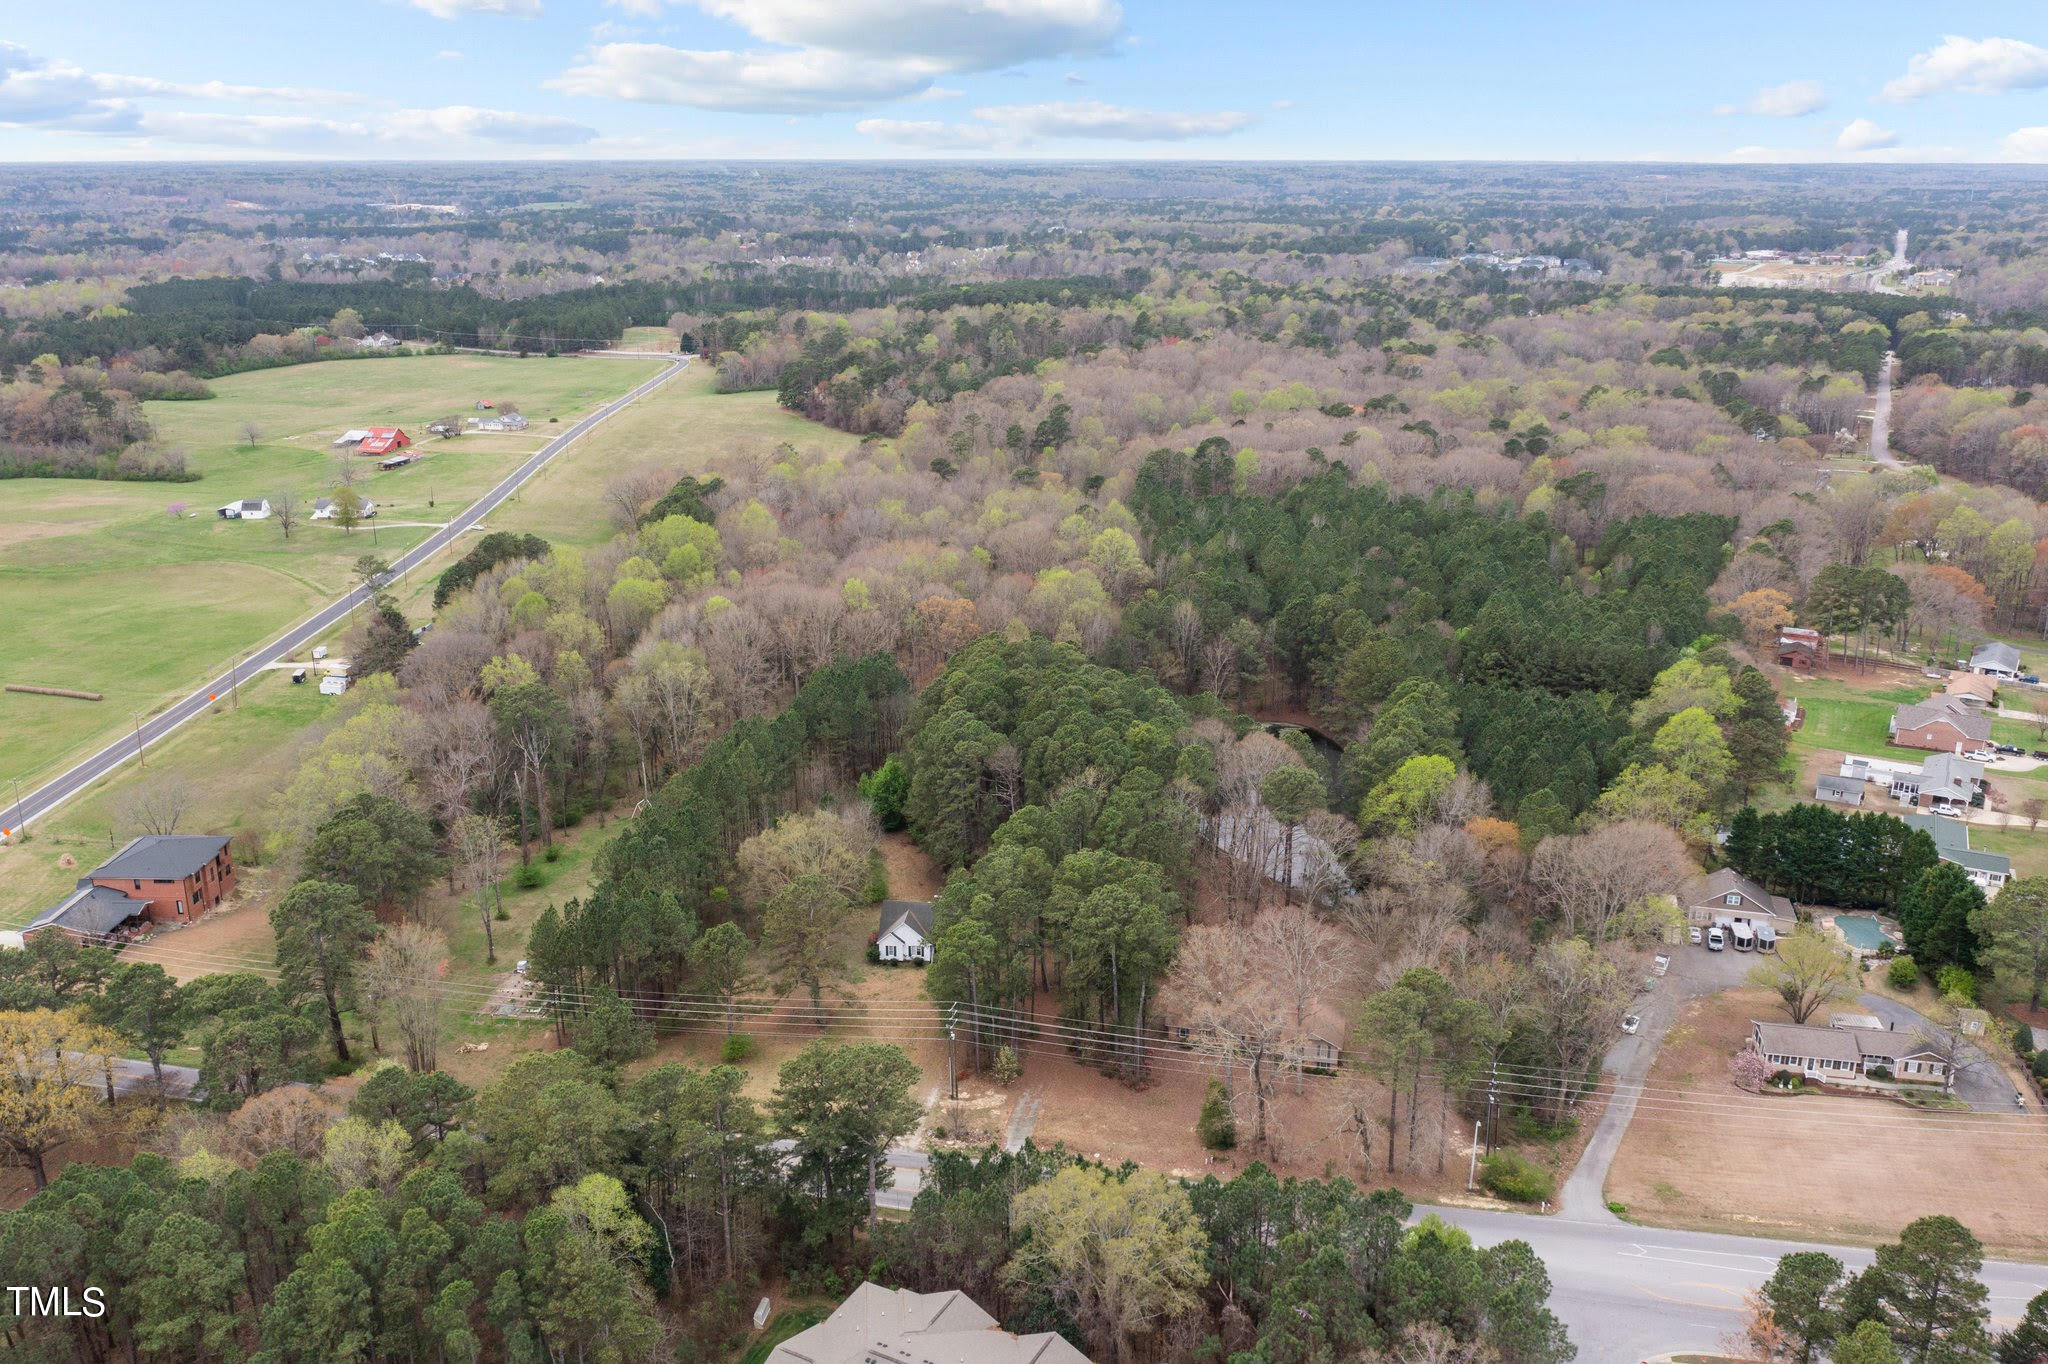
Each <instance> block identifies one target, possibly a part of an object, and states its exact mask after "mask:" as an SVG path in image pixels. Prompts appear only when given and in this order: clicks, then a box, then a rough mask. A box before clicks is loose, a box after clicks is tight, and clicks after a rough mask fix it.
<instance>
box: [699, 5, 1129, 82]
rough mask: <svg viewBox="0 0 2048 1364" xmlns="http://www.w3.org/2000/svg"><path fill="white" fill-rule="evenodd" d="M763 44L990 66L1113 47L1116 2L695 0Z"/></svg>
mask: <svg viewBox="0 0 2048 1364" xmlns="http://www.w3.org/2000/svg"><path fill="white" fill-rule="evenodd" d="M694 3H695V4H696V6H697V8H699V9H701V10H703V11H704V12H705V13H707V14H712V15H715V16H717V17H718V18H720V19H727V20H730V21H731V22H733V23H735V24H738V25H739V26H740V27H741V28H744V29H745V30H746V31H747V32H749V33H751V34H753V35H754V36H755V37H756V38H759V39H760V40H761V41H763V42H768V43H781V44H783V45H785V46H788V47H815V48H824V49H826V50H828V51H832V52H848V53H855V54H859V55H862V56H868V57H883V58H892V57H895V56H897V55H899V54H903V53H910V54H914V55H916V56H918V57H923V58H929V59H932V60H936V61H940V62H943V63H945V64H946V65H947V66H948V67H949V68H950V69H952V70H958V71H991V70H994V69H995V68H997V67H1002V66H1013V65H1015V64H1016V63H1018V62H1028V61H1037V60H1040V59H1043V58H1049V57H1091V56H1096V55H1099V54H1100V53H1103V52H1106V51H1108V50H1109V46H1110V44H1111V43H1112V42H1113V41H1115V39H1116V36H1117V34H1118V32H1119V31H1120V30H1121V29H1122V28H1123V9H1122V7H1121V6H1120V5H1119V4H1118V3H1117V0H694Z"/></svg>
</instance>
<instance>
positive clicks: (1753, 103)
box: [1714, 81, 1828, 118]
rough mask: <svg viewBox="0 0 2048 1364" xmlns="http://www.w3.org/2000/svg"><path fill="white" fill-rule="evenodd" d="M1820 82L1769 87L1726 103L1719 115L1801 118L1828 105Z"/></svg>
mask: <svg viewBox="0 0 2048 1364" xmlns="http://www.w3.org/2000/svg"><path fill="white" fill-rule="evenodd" d="M1827 102H1828V99H1827V95H1826V94H1825V93H1824V92H1823V91H1822V90H1821V88H1820V82H1819V81H1787V82H1786V83H1785V84H1783V85H1771V86H1766V87H1764V88H1763V89H1761V90H1759V91H1757V92H1756V93H1755V94H1754V95H1751V96H1750V97H1749V99H1748V100H1747V101H1746V102H1744V103H1742V104H1723V105H1720V106H1718V107H1716V108H1715V110H1714V112H1715V113H1717V114H1758V115H1761V116H1762V117H1765V118H1799V117H1801V116H1802V115H1805V114H1810V113H1813V112H1814V111H1815V110H1818V109H1821V108H1823V107H1825V106H1826V104H1827Z"/></svg>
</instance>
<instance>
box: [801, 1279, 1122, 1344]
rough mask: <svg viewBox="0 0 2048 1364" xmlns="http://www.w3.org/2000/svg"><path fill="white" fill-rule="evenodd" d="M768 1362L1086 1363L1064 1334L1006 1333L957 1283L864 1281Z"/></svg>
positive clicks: (1045, 1332)
mask: <svg viewBox="0 0 2048 1364" xmlns="http://www.w3.org/2000/svg"><path fill="white" fill-rule="evenodd" d="M767 1364H1090V1361H1089V1359H1088V1356H1086V1355H1084V1354H1082V1353H1081V1352H1080V1351H1079V1350H1077V1349H1075V1348H1074V1347H1073V1346H1072V1345H1070V1344H1068V1343H1067V1341H1066V1339H1065V1338H1064V1337H1062V1336H1058V1335H1055V1334H1053V1333H1052V1332H1050V1331H1040V1332H1037V1333H1035V1334H1032V1335H1028V1336H1016V1335H1011V1334H1010V1333H1009V1332H1008V1331H1005V1330H1003V1329H1002V1327H1001V1326H999V1325H998V1324H997V1322H996V1319H995V1318H994V1317H992V1316H990V1315H989V1314H988V1313H986V1312H984V1311H982V1310H981V1308H980V1307H979V1306H978V1305H976V1303H975V1302H974V1300H973V1299H972V1298H969V1297H968V1296H967V1295H966V1294H965V1293H962V1292H960V1291H959V1290H957V1289H955V1290H952V1291H949V1292H945V1293H913V1292H911V1291H910V1290H909V1289H907V1288H884V1287H882V1285H880V1284H878V1283H863V1284H861V1285H860V1286H859V1287H858V1288H856V1289H854V1290H853V1292H852V1293H850V1294H849V1295H847V1299H846V1301H845V1302H842V1303H840V1304H839V1306H838V1307H837V1308H835V1309H834V1310H833V1313H832V1315H831V1316H829V1317H827V1318H825V1320H823V1321H821V1322H819V1323H818V1324H817V1325H816V1326H813V1327H811V1328H810V1329H809V1330H808V1331H799V1332H798V1333H797V1334H795V1335H793V1336H791V1337H790V1338H789V1339H788V1340H785V1341H783V1342H782V1344H780V1345H778V1346H776V1347H775V1352H774V1353H773V1354H771V1355H769V1356H768V1360H767Z"/></svg>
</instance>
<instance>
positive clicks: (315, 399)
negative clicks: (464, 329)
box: [0, 355, 655, 783]
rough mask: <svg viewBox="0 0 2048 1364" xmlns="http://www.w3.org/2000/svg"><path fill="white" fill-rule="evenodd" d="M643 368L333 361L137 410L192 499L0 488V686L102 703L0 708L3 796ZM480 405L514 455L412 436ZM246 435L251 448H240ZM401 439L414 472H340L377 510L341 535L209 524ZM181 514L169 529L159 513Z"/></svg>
mask: <svg viewBox="0 0 2048 1364" xmlns="http://www.w3.org/2000/svg"><path fill="white" fill-rule="evenodd" d="M654 367H655V366H654V362H652V361H635V360H607V359H596V358H589V357H576V356H568V357H560V358H556V359H545V358H540V357H535V358H530V359H525V360H521V359H516V358H513V357H500V356H468V355H463V356H413V357H405V358H396V359H388V360H370V361H337V362H329V363H323V364H315V365H302V366H296V367H292V368H286V369H276V370H265V371H262V372H260V373H255V374H241V375H234V376H232V377H230V378H226V379H220V380H215V381H213V384H212V388H213V390H214V393H215V395H216V396H215V397H214V398H212V399H210V400H205V401H201V402H159V403H151V404H149V405H148V407H147V408H146V411H147V413H148V415H149V417H150V419H151V420H152V421H153V422H154V423H155V424H156V426H157V428H158V431H159V433H160V434H161V436H162V438H163V439H164V440H165V441H166V442H167V443H169V444H171V445H175V446H178V447H181V448H182V449H183V450H184V451H185V453H186V459H187V467H189V468H190V469H191V470H193V471H194V472H196V473H198V474H200V475H201V477H200V478H199V479H198V480H196V481H194V482H190V483H103V482H94V481H87V480H77V479H18V480H10V481H8V482H7V483H5V484H4V485H0V620H5V621H6V622H7V623H8V628H7V629H5V630H0V681H5V682H24V683H29V684H32V685H41V686H57V687H70V688H77V689H81V690H86V691H97V692H101V693H103V694H104V695H105V696H106V698H107V699H106V700H105V701H102V702H97V703H93V702H82V701H69V700H56V699H53V698H48V697H34V696H25V695H21V694H19V693H10V692H0V781H7V780H10V779H12V778H15V777H19V778H20V779H22V780H23V781H24V782H25V783H26V782H30V781H34V780H39V779H41V778H44V777H47V776H49V775H51V774H52V773H53V772H54V771H55V770H58V769H59V768H60V767H61V766H62V765H63V764H64V762H65V761H66V760H74V761H75V760H76V759H77V758H79V757H82V756H83V755H84V754H86V753H88V752H90V751H91V750H92V749H93V748H94V747H95V746H96V745H97V744H99V743H104V742H105V741H106V740H107V739H108V738H110V737H111V736H112V735H113V734H114V733H115V732H116V731H118V730H120V729H122V728H124V727H127V726H129V725H132V724H133V723H134V721H135V719H136V717H137V716H138V715H141V714H147V713H149V712H150V711H153V710H155V709H157V708H158V707H160V706H161V705H163V704H165V703H166V702H168V701H169V700H171V699H173V698H175V697H176V696H178V695H180V694H182V693H183V692H185V691H186V690H187V689H189V688H190V687H192V686H194V685H196V684H197V683H199V682H200V681H202V680H204V679H205V678H206V677H207V676H209V675H211V674H212V673H213V672H214V671H215V670H217V669H219V668H223V667H225V666H226V665H227V663H228V662H229V661H230V660H231V659H232V658H233V657H235V656H236V655H237V654H238V653H240V652H242V651H245V650H247V649H250V648H252V647H254V646H255V645H257V644H260V643H261V642H262V641H263V640H265V639H267V638H268V637H270V636H271V635H273V634H275V633H276V632H277V631H279V630H281V629H283V628H284V627H286V626H287V625H289V624H290V623H291V622H293V621H294V620H297V619H299V618H301V617H302V616H304V615H305V614H307V613H308V612H309V611H311V610H312V609H314V608H315V607H316V606H317V605H318V604H319V603H321V602H323V601H326V600H328V599H330V598H332V597H334V596H336V595H338V594H339V593H340V592H341V591H342V590H343V589H344V588H345V587H346V586H347V585H348V582H349V577H350V569H351V566H352V565H353V563H354V561H355V559H356V557H357V556H358V555H360V554H365V553H374V554H377V555H380V556H382V557H385V558H392V557H395V556H397V555H398V554H401V553H403V552H404V551H405V550H406V549H409V548H410V547H412V546H413V545H415V544H417V543H418V542H419V541H420V540H421V539H423V538H424V537H425V536H426V535H428V534H429V533H430V530H429V528H428V525H426V524H418V525H411V526H406V525H400V524H395V523H400V522H419V523H439V522H445V521H446V520H448V519H449V517H451V516H452V515H454V514H455V513H456V512H457V511H459V510H460V509H461V508H462V507H463V506H466V505H467V504H468V503H469V502H470V501H472V500H473V499H474V498H475V497H476V496H477V495H478V494H480V493H482V492H483V491H485V490H486V489H488V488H489V487H490V486H491V485H492V484H494V483H496V482H497V481H498V480H499V479H501V478H502V477H503V476H504V475H505V474H506V473H507V472H509V471H510V470H511V469H512V468H514V467H516V465H517V464H518V463H519V462H520V461H521V460H523V459H524V458H525V457H526V456H527V455H529V454H531V453H532V452H533V451H535V450H537V449H539V448H540V446H541V445H542V444H543V443H544V442H545V441H546V440H547V439H548V438H549V437H550V436H551V435H552V434H553V433H554V432H556V431H558V430H559V429H560V422H551V421H550V418H559V419H561V420H563V421H566V420H568V419H569V418H572V417H574V416H576V415H578V414H580V413H583V412H586V411H588V410H590V409H591V408H592V407H595V406H597V405H599V404H600V403H602V402H604V401H605V400H607V399H609V398H612V397H615V396H617V395H618V394H620V393H623V392H625V391H626V390H627V389H629V388H631V387H632V386H633V385H634V384H636V383H638V382H640V380H642V379H644V378H646V377H647V376H648V375H650V374H652V373H653V372H654ZM478 399H488V400H492V401H502V400H506V399H510V400H512V401H514V402H517V403H518V404H519V406H520V409H521V410H522V411H523V412H524V413H525V414H526V416H527V418H528V420H529V421H530V422H531V423H532V429H531V430H530V431H529V432H528V433H526V434H524V435H517V436H515V435H499V436H464V437H460V438H457V439H455V440H452V441H439V440H434V439H431V438H428V437H427V436H426V429H425V428H426V423H427V422H429V421H431V420H433V419H434V418H435V417H438V416H444V415H449V414H453V413H456V412H461V411H465V410H467V411H473V410H474V406H473V405H474V403H475V402H476V401H477V400H478ZM250 422H254V423H255V424H256V426H257V427H258V428H260V431H261V436H260V438H259V440H258V442H257V443H256V444H255V445H254V446H253V447H251V446H248V445H246V444H245V443H244V437H243V431H242V428H243V426H244V425H245V424H246V423H250ZM371 425H398V426H402V427H404V428H405V429H406V430H407V432H408V433H409V434H411V435H413V436H414V437H415V438H416V439H418V440H419V442H420V443H419V445H418V446H417V447H416V449H417V450H418V452H419V454H420V456H421V458H420V461H419V462H418V463H417V464H414V465H411V466H409V467H407V468H404V469H399V470H393V471H390V472H383V471H379V470H377V469H376V467H375V463H376V462H375V461H374V460H372V459H369V458H366V457H356V465H357V468H358V473H359V479H360V481H359V482H358V484H357V486H358V487H359V488H360V489H361V490H362V491H363V493H364V494H365V495H366V496H368V497H370V498H371V499H373V500H374V501H375V502H376V503H377V504H378V514H377V517H376V520H375V521H373V522H371V523H369V524H368V525H367V526H366V527H365V528H364V529H361V530H358V531H357V532H355V533H353V534H348V533H344V532H343V531H341V530H340V529H339V528H337V527H334V526H332V525H331V524H314V523H310V522H309V523H306V524H305V525H303V526H302V527H301V528H300V529H299V530H298V531H296V532H295V533H294V534H293V536H292V538H291V539H290V540H289V541H287V540H286V539H285V538H284V535H283V532H282V530H281V529H280V527H279V526H278V524H277V522H276V521H274V520H272V521H251V522H233V521H222V520H220V519H219V518H218V517H216V516H215V515H214V509H215V508H216V507H218V506H220V505H221V504H223V503H226V502H229V501H233V500H236V499H239V498H244V497H248V498H257V497H263V498H269V497H273V496H274V495H275V494H276V493H277V492H278V491H279V490H281V489H288V490H290V491H291V492H293V493H294V494H296V495H297V496H298V497H299V498H300V500H301V501H302V502H303V503H305V504H307V506H308V507H309V508H310V504H311V501H312V499H313V498H314V497H316V496H321V495H324V494H325V493H327V492H328V491H329V490H330V489H331V488H332V486H333V484H334V482H335V478H336V458H337V456H336V452H335V450H334V448H333V446H332V445H331V442H332V440H333V438H334V437H335V436H337V435H339V434H340V433H341V432H342V431H343V430H346V429H347V428H349V427H351V426H371ZM176 503H183V504H184V511H183V514H182V515H172V514H171V512H170V511H169V508H170V507H171V506H172V504H176Z"/></svg>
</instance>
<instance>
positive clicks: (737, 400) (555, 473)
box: [493, 361, 860, 546]
mask: <svg viewBox="0 0 2048 1364" xmlns="http://www.w3.org/2000/svg"><path fill="white" fill-rule="evenodd" d="M592 363H613V364H624V363H626V362H625V361H610V362H596V361H593V362H592ZM712 378H713V375H712V372H711V367H710V366H709V365H705V364H703V363H701V362H699V363H693V364H692V365H691V366H690V367H689V368H688V369H686V370H684V371H683V372H682V373H681V374H679V375H677V376H676V377H675V378H674V379H671V380H670V381H669V382H668V383H666V384H664V385H662V386H661V388H660V389H659V390H658V391H656V392H655V393H652V394H650V395H649V396H648V397H646V398H644V399H642V400H641V401H639V402H637V403H635V404H633V406H632V407H630V408H628V409H627V410H626V411H624V412H621V413H620V414H619V415H618V416H616V417H614V418H612V419H611V420H610V421H608V422H606V423H605V424H604V425H603V426H602V427H601V428H599V429H598V430H596V431H593V432H592V433H591V434H590V437H589V439H587V440H586V441H584V442H583V443H582V444H581V445H580V446H578V447H577V450H576V452H575V454H574V456H573V457H570V458H566V459H562V460H558V461H557V462H555V463H554V464H552V465H550V466H549V467H548V468H547V469H546V470H545V471H543V472H542V473H541V474H540V475H539V476H538V477H536V478H535V479H534V480H533V481H532V482H530V483H528V484H527V485H526V486H525V487H524V488H522V489H520V491H519V495H518V496H517V497H516V498H515V499H513V500H512V501H511V502H508V503H507V504H506V505H505V507H504V509H503V510H501V511H500V512H499V513H498V514H497V516H495V517H494V518H493V524H494V525H495V526H496V527H497V528H498V529H500V530H517V531H531V532H532V533H534V534H536V535H542V536H545V537H547V539H549V540H550V541H553V542H555V543H558V544H569V545H582V546H590V545H597V544H602V543H603V542H604V541H606V540H609V539H610V538H611V537H612V536H613V535H614V534H615V533H616V530H615V528H614V527H613V525H612V523H611V520H610V518H609V515H608V511H607V508H606V507H605V505H604V491H605V488H606V487H607V486H608V485H609V484H610V483H611V482H612V481H613V480H614V479H616V478H618V477H619V476H621V475H624V474H629V473H632V472H634V471H635V470H639V469H647V468H659V469H663V470H666V471H672V472H674V473H677V474H682V473H701V472H703V471H704V470H705V469H706V468H707V467H711V466H715V465H716V464H718V463H719V462H720V460H722V459H723V458H725V457H729V456H732V455H738V454H745V453H748V452H750V451H759V452H760V453H762V454H764V455H765V454H767V453H769V452H770V451H772V450H773V449H774V448H775V447H776V446H777V445H778V444H780V443H781V442H783V441H788V442H790V443H791V444H793V445H795V446H797V447H798V448H800V449H805V450H808V449H811V448H812V447H823V448H825V449H828V450H837V451H851V450H853V449H854V448H856V447H857V446H858V445H859V444H860V441H859V438H858V437H855V436H850V435H848V434H846V433H845V432H843V431H834V430H832V429H831V428H830V427H826V426H820V425H818V424H817V423H816V422H810V421H805V420H804V419H803V418H802V417H799V416H796V415H794V414H793V413H790V412H785V411H784V410H783V409H781V408H779V407H777V406H776V405H775V395H774V394H773V393H765V392H764V393H713V392H712V391H711V382H712Z"/></svg>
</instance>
